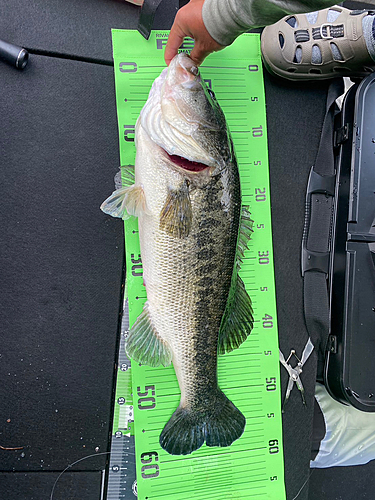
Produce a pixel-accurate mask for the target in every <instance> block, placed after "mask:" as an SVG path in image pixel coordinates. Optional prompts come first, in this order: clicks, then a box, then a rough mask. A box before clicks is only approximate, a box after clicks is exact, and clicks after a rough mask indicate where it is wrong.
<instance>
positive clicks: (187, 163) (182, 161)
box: [165, 151, 210, 172]
mask: <svg viewBox="0 0 375 500" xmlns="http://www.w3.org/2000/svg"><path fill="white" fill-rule="evenodd" d="M165 152H166V153H167V155H168V158H169V159H170V160H171V162H172V163H173V164H174V165H177V166H178V167H180V168H182V169H183V170H187V171H188V172H202V171H203V170H206V168H210V167H209V166H208V165H205V164H204V163H200V162H198V161H192V160H188V159H187V158H184V157H183V156H178V155H170V154H169V153H168V152H167V151H165Z"/></svg>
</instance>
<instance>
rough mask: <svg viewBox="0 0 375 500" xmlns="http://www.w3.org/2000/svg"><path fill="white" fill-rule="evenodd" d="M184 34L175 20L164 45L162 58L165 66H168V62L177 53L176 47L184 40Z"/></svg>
mask: <svg viewBox="0 0 375 500" xmlns="http://www.w3.org/2000/svg"><path fill="white" fill-rule="evenodd" d="M185 36H186V35H185V33H184V32H183V30H182V29H181V28H180V26H179V25H178V24H177V23H176V22H175V23H174V24H173V26H172V28H171V31H170V33H169V37H168V41H167V45H166V46H165V51H164V60H165V62H166V64H167V66H169V63H170V62H171V61H172V59H173V58H174V56H175V55H176V54H177V53H178V49H179V48H180V46H181V44H182V42H183V41H184V38H185Z"/></svg>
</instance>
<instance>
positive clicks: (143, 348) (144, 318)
mask: <svg viewBox="0 0 375 500" xmlns="http://www.w3.org/2000/svg"><path fill="white" fill-rule="evenodd" d="M125 349H126V352H127V354H128V356H130V357H131V358H132V359H134V360H135V361H137V362H138V363H142V364H143V365H148V366H159V365H163V366H168V365H170V364H171V362H172V351H171V349H170V347H169V345H168V344H167V343H166V342H165V341H164V340H163V339H162V338H161V337H160V336H159V334H158V332H157V331H156V330H155V328H154V326H153V324H152V321H151V317H150V314H149V310H148V306H147V302H146V304H145V306H144V308H143V311H142V313H141V314H140V315H139V316H138V318H137V320H136V321H135V323H134V325H133V326H132V327H131V329H130V332H129V337H128V338H127V340H126V346H125Z"/></svg>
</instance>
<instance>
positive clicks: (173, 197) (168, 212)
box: [159, 183, 193, 238]
mask: <svg viewBox="0 0 375 500" xmlns="http://www.w3.org/2000/svg"><path fill="white" fill-rule="evenodd" d="M192 219H193V212H192V209H191V201H190V196H189V187H188V184H187V183H185V184H183V185H182V186H181V188H180V189H177V190H175V189H170V190H169V192H168V196H167V199H166V201H165V204H164V207H163V209H162V211H161V213H160V224H159V227H160V229H161V230H163V231H165V232H167V233H168V234H170V235H171V236H174V237H176V238H186V237H187V236H188V235H189V233H190V229H191V223H192Z"/></svg>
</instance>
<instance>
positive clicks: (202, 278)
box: [101, 54, 253, 455]
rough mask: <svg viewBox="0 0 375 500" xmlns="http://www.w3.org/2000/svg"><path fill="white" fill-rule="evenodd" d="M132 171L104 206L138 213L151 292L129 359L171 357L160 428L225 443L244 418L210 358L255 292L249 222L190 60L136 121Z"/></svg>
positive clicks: (231, 341)
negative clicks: (171, 381)
mask: <svg viewBox="0 0 375 500" xmlns="http://www.w3.org/2000/svg"><path fill="white" fill-rule="evenodd" d="M135 141H136V150H137V153H136V160H135V174H134V176H133V174H132V173H131V171H130V170H129V169H127V171H126V173H125V178H126V179H127V183H128V184H131V185H128V186H125V187H122V188H120V189H119V190H117V191H115V192H114V193H113V194H112V195H111V196H110V197H109V198H108V199H107V200H106V201H105V202H104V203H103V205H102V207H101V208H102V210H103V211H104V212H106V213H108V214H110V215H113V216H116V217H128V216H129V214H130V215H135V216H138V219H139V220H138V222H139V237H140V246H141V256H142V263H143V278H144V284H145V286H146V291H147V301H146V303H145V305H144V309H143V312H142V314H141V315H140V316H139V317H138V319H137V320H136V322H135V323H134V325H133V326H132V328H131V330H130V333H129V336H128V339H127V344H126V351H127V353H128V355H129V356H130V357H131V358H132V359H134V360H135V361H137V362H139V363H142V364H146V365H150V366H158V365H164V366H167V365H169V364H170V363H171V362H173V366H174V368H175V371H176V375H177V379H178V383H179V386H180V390H181V401H180V404H179V406H178V408H177V409H176V411H175V412H174V413H173V415H172V416H171V418H170V420H169V421H168V422H167V423H166V425H165V427H164V429H163V431H162V432H161V435H160V444H161V446H162V447H163V448H164V449H165V450H166V451H167V452H169V453H171V454H174V455H185V454H189V453H191V452H192V451H194V450H196V449H198V448H199V447H200V446H202V444H203V443H204V442H206V444H207V446H229V445H230V444H231V443H232V442H233V441H235V440H236V439H238V438H239V437H240V436H241V434H242V433H243V430H244V427H245V417H244V416H243V414H242V413H241V412H240V411H239V410H238V409H237V408H236V407H235V406H234V405H233V403H232V402H231V401H230V400H229V399H228V398H227V397H226V396H225V395H224V393H223V392H222V391H221V390H220V388H219V386H218V381H217V356H218V354H223V353H225V352H229V351H232V350H233V349H235V348H237V347H239V345H240V344H241V343H242V342H243V341H244V340H246V338H247V336H248V335H249V333H250V331H251V329H252V325H253V316H252V307H251V301H250V298H249V296H248V294H247V293H246V290H245V286H244V284H243V281H242V280H241V278H240V277H239V276H238V270H239V267H240V263H241V257H242V256H243V252H244V250H245V249H246V246H247V241H248V239H249V238H250V233H251V230H252V229H251V226H252V221H251V218H250V215H249V213H248V212H247V210H246V209H242V208H241V192H240V179H239V173H238V168H237V162H236V157H235V154H234V150H233V144H232V140H231V137H230V134H229V131H228V128H227V125H226V121H225V117H224V114H223V112H222V110H221V108H220V106H219V105H218V103H217V101H216V99H215V96H214V94H213V92H211V91H210V90H209V89H208V88H207V87H206V85H205V84H204V82H203V81H202V79H201V77H200V75H199V72H198V68H197V67H196V66H195V65H194V64H193V62H192V60H191V59H190V58H189V57H188V56H187V55H185V54H179V55H177V56H176V57H175V58H174V59H173V61H172V62H171V64H170V66H169V68H166V69H164V70H163V71H162V73H161V75H160V76H159V77H158V78H157V79H156V80H155V82H154V83H153V85H152V88H151V91H150V94H149V97H148V100H147V102H146V104H145V106H144V107H143V109H142V111H141V114H140V116H139V119H138V121H137V124H136V136H135Z"/></svg>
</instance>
